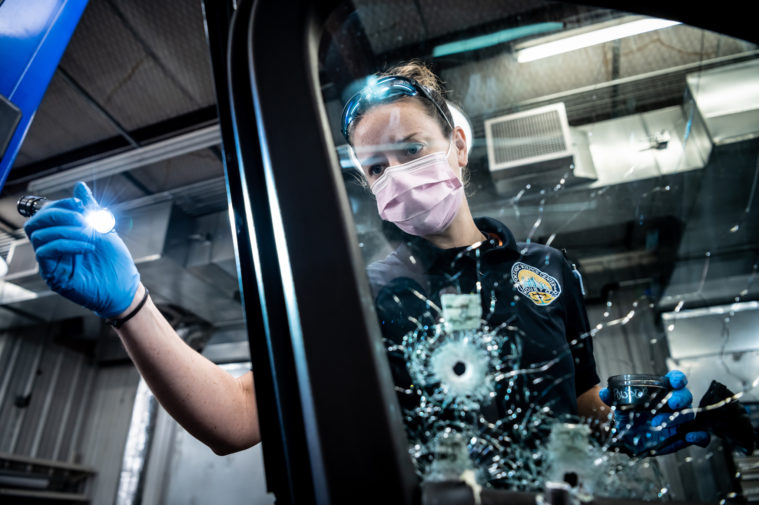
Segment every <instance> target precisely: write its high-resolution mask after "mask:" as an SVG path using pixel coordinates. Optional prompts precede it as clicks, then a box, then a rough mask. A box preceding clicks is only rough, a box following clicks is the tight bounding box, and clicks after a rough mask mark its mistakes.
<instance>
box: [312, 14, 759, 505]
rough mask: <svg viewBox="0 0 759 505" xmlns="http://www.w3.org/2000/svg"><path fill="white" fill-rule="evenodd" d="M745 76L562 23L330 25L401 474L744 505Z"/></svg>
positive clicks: (675, 34) (752, 60) (625, 25)
mask: <svg viewBox="0 0 759 505" xmlns="http://www.w3.org/2000/svg"><path fill="white" fill-rule="evenodd" d="M757 56H759V51H757V47H756V45H755V44H753V43H750V42H747V41H744V40H740V39H737V38H734V37H731V36H728V35H723V34H719V33H716V32H712V31H708V30H705V29H701V28H697V27H692V26H688V25H685V24H683V23H679V22H677V21H673V20H666V19H658V18H651V17H647V16H641V15H636V14H632V13H627V12H621V11H614V10H608V9H599V8H595V7H593V8H592V7H583V6H579V5H575V4H560V3H537V4H530V5H529V6H527V5H525V4H523V3H520V2H490V1H484V0H483V1H479V0H478V1H476V2H468V3H466V5H462V3H461V2H447V1H446V2H387V1H380V2H376V1H372V2H369V1H363V0H362V1H354V2H352V3H350V4H346V5H344V6H341V7H340V8H339V9H338V10H336V11H335V12H334V14H333V15H332V16H331V18H330V19H329V20H328V22H327V23H326V25H325V30H324V35H323V38H322V43H321V49H320V76H321V85H322V93H323V97H322V98H323V100H324V104H325V107H326V109H327V112H328V116H329V119H330V124H331V128H332V134H333V138H334V140H335V148H336V151H337V154H338V157H339V160H340V166H341V170H342V172H343V178H344V181H345V187H346V192H347V196H348V199H349V201H350V204H351V210H352V212H353V217H354V222H355V225H356V232H357V237H358V247H359V248H360V250H361V252H362V254H363V258H364V261H365V266H366V277H367V280H368V282H369V285H370V287H371V292H372V300H373V304H374V309H375V310H376V313H377V320H378V323H379V325H380V327H381V332H382V335H383V338H384V342H385V346H386V349H387V354H388V357H389V363H390V366H391V369H392V374H393V378H394V381H395V388H396V391H397V393H398V400H399V403H400V405H401V408H402V411H403V416H404V421H405V428H406V434H407V437H408V442H409V444H408V450H409V457H410V458H411V459H412V461H413V462H414V465H415V468H416V470H417V473H418V475H419V477H420V479H423V480H432V481H440V480H448V479H453V480H456V479H461V478H466V479H469V480H470V481H474V482H476V483H477V485H479V486H484V487H493V488H498V489H510V490H518V491H539V490H544V489H546V486H547V485H549V483H556V482H559V483H562V485H564V486H566V488H567V489H569V490H570V492H571V493H573V494H574V495H575V496H576V497H579V498H581V499H585V498H588V497H592V496H601V497H603V496H608V497H630V498H643V499H651V500H672V499H674V500H689V501H709V502H715V501H723V502H726V501H731V500H739V499H740V498H741V497H750V496H752V493H754V494H753V496H756V494H755V493H756V492H757V490H758V489H759V488H756V487H752V485H753V484H754V483H755V481H754V480H753V479H755V478H756V477H753V475H756V460H755V459H751V458H752V456H751V455H752V453H753V450H754V445H755V442H754V439H755V431H756V427H757V425H758V424H759V372H757V370H759V339H758V338H757V330H756V328H757V327H759V301H757V300H758V299H759V282H756V277H757V269H758V267H757V264H759V250H758V249H757V244H759V224H757V223H758V222H759V219H758V218H759V210H757V209H758V207H759V198H757V197H756V190H757V184H759V143H757V137H758V136H759V92H757V90H759V60H757ZM752 472H753V473H752ZM462 476H466V477H462Z"/></svg>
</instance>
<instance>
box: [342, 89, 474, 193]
mask: <svg viewBox="0 0 759 505" xmlns="http://www.w3.org/2000/svg"><path fill="white" fill-rule="evenodd" d="M352 138H353V150H354V152H355V153H356V158H357V159H358V162H359V164H360V165H361V169H362V170H363V172H364V175H365V176H366V179H367V181H368V182H369V185H371V184H372V183H374V181H376V180H377V179H378V178H379V177H380V176H381V175H382V173H383V172H384V171H385V169H386V168H387V167H392V166H395V165H400V164H403V163H407V162H409V161H413V160H415V159H417V158H420V157H422V156H426V155H428V154H431V153H435V152H441V151H442V152H448V150H449V147H450V143H451V139H450V138H448V137H447V136H445V135H444V134H443V130H442V128H441V127H440V124H439V123H438V121H437V118H434V117H430V115H429V114H428V113H427V111H426V110H425V108H424V107H423V106H422V105H421V104H420V103H419V102H418V100H415V99H402V100H398V101H395V102H392V103H387V104H382V105H376V106H374V107H372V108H371V109H369V111H367V112H366V114H364V116H363V117H362V118H361V119H360V120H359V122H358V124H357V125H356V126H355V128H354V130H353V134H352ZM452 140H453V146H452V148H451V149H450V152H449V153H448V162H449V165H450V167H451V170H452V171H453V173H455V174H456V176H457V177H459V178H460V177H461V168H462V167H464V166H466V163H467V152H466V140H465V139H464V131H463V130H462V129H461V128H459V127H457V128H455V129H454V131H453V139H452Z"/></svg>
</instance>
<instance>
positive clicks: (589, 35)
mask: <svg viewBox="0 0 759 505" xmlns="http://www.w3.org/2000/svg"><path fill="white" fill-rule="evenodd" d="M679 24H680V22H679V21H670V20H668V19H659V18H644V19H637V20H635V21H630V22H627V23H622V24H618V25H614V26H609V27H606V28H600V29H598V30H593V31H591V32H585V33H581V34H578V35H573V36H569V37H565V38H562V39H559V40H552V41H551V42H546V43H545V44H540V45H536V46H532V47H525V48H523V49H519V50H518V51H517V61H519V63H526V62H529V61H535V60H539V59H542V58H547V57H549V56H555V55H557V54H563V53H568V52H570V51H576V50H577V49H582V48H584V47H590V46H594V45H597V44H603V43H604V42H610V41H612V40H617V39H623V38H625V37H632V36H633V35H639V34H641V33H646V32H652V31H654V30H661V29H662V28H668V27H670V26H675V25H679Z"/></svg>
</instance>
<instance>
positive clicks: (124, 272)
mask: <svg viewBox="0 0 759 505" xmlns="http://www.w3.org/2000/svg"><path fill="white" fill-rule="evenodd" d="M98 209H100V206H99V205H98V203H97V201H95V198H94V196H93V195H92V192H91V191H90V188H89V187H87V185H86V184H85V183H83V182H79V183H77V184H76V186H75V187H74V196H73V197H72V198H66V199H63V200H57V201H55V202H52V203H49V204H48V205H46V206H45V207H43V208H42V209H41V210H40V211H38V212H37V213H36V214H35V215H34V216H33V217H32V218H31V219H29V221H27V222H26V224H25V225H24V231H25V232H26V234H27V236H28V237H29V240H30V241H31V243H32V246H33V247H34V251H35V255H36V257H37V263H38V264H39V269H40V275H41V276H42V278H43V279H44V280H45V282H47V284H48V286H50V289H52V290H53V291H55V292H56V293H58V294H60V295H62V296H64V297H66V298H68V299H69V300H71V301H73V302H75V303H78V304H79V305H82V306H84V307H86V308H88V309H90V310H92V311H94V312H95V313H96V314H97V315H98V316H100V317H104V318H112V317H115V316H118V315H119V314H121V313H122V312H124V311H125V310H126V309H127V307H129V305H130V303H131V302H132V300H133V298H134V296H135V293H136V292H137V287H138V286H139V283H140V274H139V273H138V272H137V268H136V267H135V265H134V261H133V260H132V256H131V254H129V250H128V249H127V247H126V245H124V242H123V241H122V240H121V238H120V237H119V235H118V234H117V233H116V231H110V232H108V233H100V232H97V231H95V230H94V229H93V228H92V227H91V226H90V225H89V224H88V223H87V221H86V218H85V215H86V213H87V212H90V211H93V210H98Z"/></svg>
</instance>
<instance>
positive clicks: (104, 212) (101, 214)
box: [84, 209, 116, 233]
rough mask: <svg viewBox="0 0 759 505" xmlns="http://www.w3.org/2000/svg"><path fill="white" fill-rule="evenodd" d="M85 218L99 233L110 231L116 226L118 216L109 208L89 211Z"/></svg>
mask: <svg viewBox="0 0 759 505" xmlns="http://www.w3.org/2000/svg"><path fill="white" fill-rule="evenodd" d="M84 219H85V220H86V221H87V224H88V225H90V226H91V227H92V229H94V230H95V231H96V232H99V233H108V232H109V231H111V230H113V228H114V227H115V226H116V218H115V217H113V214H111V211H109V210H108V209H97V210H91V211H89V212H87V214H86V215H85V216H84Z"/></svg>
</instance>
